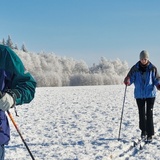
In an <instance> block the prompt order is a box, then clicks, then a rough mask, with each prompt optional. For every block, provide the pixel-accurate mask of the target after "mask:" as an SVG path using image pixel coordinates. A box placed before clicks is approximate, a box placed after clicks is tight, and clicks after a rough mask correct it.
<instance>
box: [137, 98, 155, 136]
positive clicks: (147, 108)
mask: <svg viewBox="0 0 160 160" xmlns="http://www.w3.org/2000/svg"><path fill="white" fill-rule="evenodd" d="M154 101H155V97H154V98H146V99H136V102H137V105H138V111H139V128H140V129H141V130H142V132H147V135H148V137H149V136H152V135H154V124H153V106H154Z"/></svg>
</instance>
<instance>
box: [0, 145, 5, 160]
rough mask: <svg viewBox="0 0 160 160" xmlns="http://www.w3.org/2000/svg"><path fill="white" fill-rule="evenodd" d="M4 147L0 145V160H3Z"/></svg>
mask: <svg viewBox="0 0 160 160" xmlns="http://www.w3.org/2000/svg"><path fill="white" fill-rule="evenodd" d="M4 151H5V150H4V145H0V160H4Z"/></svg>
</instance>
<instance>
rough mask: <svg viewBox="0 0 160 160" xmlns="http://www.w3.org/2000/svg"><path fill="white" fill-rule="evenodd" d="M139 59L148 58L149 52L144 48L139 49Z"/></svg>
mask: <svg viewBox="0 0 160 160" xmlns="http://www.w3.org/2000/svg"><path fill="white" fill-rule="evenodd" d="M139 59H140V60H141V59H149V53H148V52H147V51H146V50H143V51H141V53H140V55H139Z"/></svg>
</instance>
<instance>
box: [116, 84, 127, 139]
mask: <svg viewBox="0 0 160 160" xmlns="http://www.w3.org/2000/svg"><path fill="white" fill-rule="evenodd" d="M126 91H127V85H126V86H125V91H124V99H123V105H122V112H121V120H120V127H119V135H118V141H119V140H120V132H121V125H122V118H123V111H124V103H125V98H126Z"/></svg>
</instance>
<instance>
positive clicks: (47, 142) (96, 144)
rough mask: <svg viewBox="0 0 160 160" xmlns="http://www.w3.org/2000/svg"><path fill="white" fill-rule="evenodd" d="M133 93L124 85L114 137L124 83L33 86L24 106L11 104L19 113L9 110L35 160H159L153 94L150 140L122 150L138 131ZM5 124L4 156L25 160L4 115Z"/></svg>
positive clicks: (159, 120)
mask: <svg viewBox="0 0 160 160" xmlns="http://www.w3.org/2000/svg"><path fill="white" fill-rule="evenodd" d="M133 92H134V86H130V87H127V90H126V96H125V103H124V112H123V119H122V127H121V130H120V138H121V139H120V140H119V141H118V135H119V128H120V119H121V115H122V107H123V100H124V93H125V86H124V85H109V86H78V87H48V88H47V87H44V88H37V89H36V94H35V98H34V100H33V101H32V102H31V103H30V104H24V105H22V106H17V111H18V115H19V117H16V115H15V112H14V109H10V112H11V113H12V116H13V117H14V120H15V122H16V124H17V126H18V128H19V130H20V132H21V134H22V136H23V138H24V139H25V141H26V143H27V145H28V147H29V149H30V150H31V152H32V154H33V156H34V158H35V160H114V159H115V160H159V159H160V151H159V150H160V134H159V131H160V93H159V92H157V98H156V101H155V105H154V126H155V137H154V139H153V142H152V143H151V144H147V145H145V146H144V147H143V149H142V150H139V147H137V148H134V149H132V150H131V151H129V152H127V153H125V151H126V150H127V149H128V148H129V146H130V145H132V144H133V143H132V141H133V140H137V139H138V138H140V134H141V132H140V130H139V126H138V123H139V118H138V110H137V105H136V101H135V99H134V93H133ZM8 118H9V117H8ZM9 123H10V126H11V140H10V143H9V145H8V146H6V147H5V148H6V160H30V159H31V156H30V155H29V153H28V151H27V149H26V147H25V145H24V143H23V142H22V140H21V138H20V136H19V134H18V133H17V131H16V129H15V127H14V126H13V124H12V122H11V121H10V118H9ZM123 153H125V154H123ZM121 154H122V155H121ZM120 155H121V156H120Z"/></svg>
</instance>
